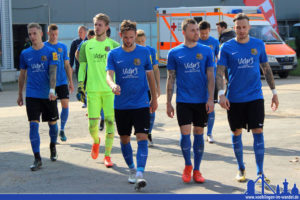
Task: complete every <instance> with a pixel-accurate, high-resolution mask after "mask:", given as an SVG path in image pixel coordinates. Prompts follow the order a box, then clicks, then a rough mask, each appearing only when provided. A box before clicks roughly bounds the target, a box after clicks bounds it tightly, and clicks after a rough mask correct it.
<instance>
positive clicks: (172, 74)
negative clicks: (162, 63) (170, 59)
mask: <svg viewBox="0 0 300 200" xmlns="http://www.w3.org/2000/svg"><path fill="white" fill-rule="evenodd" d="M167 77H168V78H167V115H168V116H169V117H170V118H173V117H174V108H173V106H172V103H171V102H172V96H173V92H174V83H175V79H176V71H175V70H168V76H167Z"/></svg>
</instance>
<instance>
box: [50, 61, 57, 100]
mask: <svg viewBox="0 0 300 200" xmlns="http://www.w3.org/2000/svg"><path fill="white" fill-rule="evenodd" d="M49 78H50V92H49V99H50V101H54V100H55V99H56V96H55V87H56V65H50V66H49Z"/></svg>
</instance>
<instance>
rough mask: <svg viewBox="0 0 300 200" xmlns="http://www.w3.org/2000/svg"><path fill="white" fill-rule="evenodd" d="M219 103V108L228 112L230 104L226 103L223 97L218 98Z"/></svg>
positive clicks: (226, 100)
mask: <svg viewBox="0 0 300 200" xmlns="http://www.w3.org/2000/svg"><path fill="white" fill-rule="evenodd" d="M219 99H220V100H219V103H220V106H221V107H222V108H224V109H226V110H229V109H230V103H229V101H228V99H227V98H226V97H225V95H221V96H219Z"/></svg>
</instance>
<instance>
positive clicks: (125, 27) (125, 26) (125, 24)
mask: <svg viewBox="0 0 300 200" xmlns="http://www.w3.org/2000/svg"><path fill="white" fill-rule="evenodd" d="M120 30H121V33H123V32H125V31H134V32H136V22H133V21H130V20H123V21H122V23H121V28H120Z"/></svg>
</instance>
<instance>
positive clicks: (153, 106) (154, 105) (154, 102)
mask: <svg viewBox="0 0 300 200" xmlns="http://www.w3.org/2000/svg"><path fill="white" fill-rule="evenodd" d="M157 107H158V104H157V98H154V99H151V101H150V113H154V112H155V111H156V109H157Z"/></svg>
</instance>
